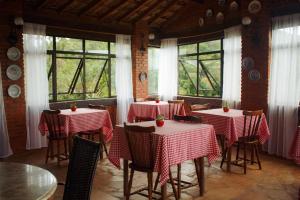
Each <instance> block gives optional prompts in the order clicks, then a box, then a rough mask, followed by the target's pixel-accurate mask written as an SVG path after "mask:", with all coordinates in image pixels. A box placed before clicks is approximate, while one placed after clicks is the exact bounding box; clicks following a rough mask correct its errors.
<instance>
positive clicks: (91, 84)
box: [47, 36, 116, 101]
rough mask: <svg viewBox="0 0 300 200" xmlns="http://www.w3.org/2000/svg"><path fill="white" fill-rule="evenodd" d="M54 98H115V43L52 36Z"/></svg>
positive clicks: (50, 54) (50, 71)
mask: <svg viewBox="0 0 300 200" xmlns="http://www.w3.org/2000/svg"><path fill="white" fill-rule="evenodd" d="M47 42H48V51H47V54H48V58H47V65H48V79H49V95H50V96H49V99H50V101H64V100H79V99H92V98H102V97H112V96H115V95H116V92H115V75H114V71H115V55H114V52H115V51H114V49H115V43H111V42H103V41H92V40H84V39H74V38H64V37H55V36H48V37H47Z"/></svg>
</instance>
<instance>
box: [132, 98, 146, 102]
mask: <svg viewBox="0 0 300 200" xmlns="http://www.w3.org/2000/svg"><path fill="white" fill-rule="evenodd" d="M144 101H147V98H134V102H144Z"/></svg>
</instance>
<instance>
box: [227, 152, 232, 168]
mask: <svg viewBox="0 0 300 200" xmlns="http://www.w3.org/2000/svg"><path fill="white" fill-rule="evenodd" d="M230 171H231V146H230V147H228V151H227V172H230Z"/></svg>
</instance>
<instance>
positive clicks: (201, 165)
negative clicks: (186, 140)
mask: <svg viewBox="0 0 300 200" xmlns="http://www.w3.org/2000/svg"><path fill="white" fill-rule="evenodd" d="M198 160H199V161H198V163H199V175H200V183H199V187H200V196H203V195H204V190H205V176H204V157H201V158H198Z"/></svg>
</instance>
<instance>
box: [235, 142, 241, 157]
mask: <svg viewBox="0 0 300 200" xmlns="http://www.w3.org/2000/svg"><path fill="white" fill-rule="evenodd" d="M239 154H240V143H237V147H236V160H238V159H239V157H240V155H239Z"/></svg>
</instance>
